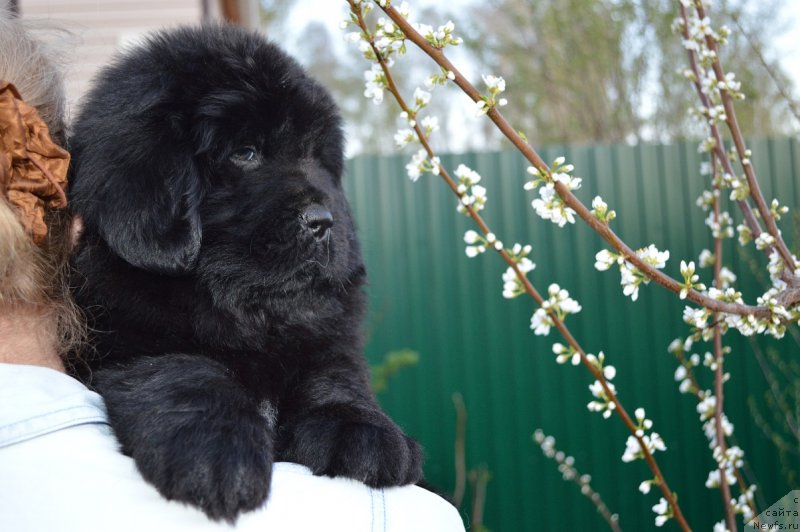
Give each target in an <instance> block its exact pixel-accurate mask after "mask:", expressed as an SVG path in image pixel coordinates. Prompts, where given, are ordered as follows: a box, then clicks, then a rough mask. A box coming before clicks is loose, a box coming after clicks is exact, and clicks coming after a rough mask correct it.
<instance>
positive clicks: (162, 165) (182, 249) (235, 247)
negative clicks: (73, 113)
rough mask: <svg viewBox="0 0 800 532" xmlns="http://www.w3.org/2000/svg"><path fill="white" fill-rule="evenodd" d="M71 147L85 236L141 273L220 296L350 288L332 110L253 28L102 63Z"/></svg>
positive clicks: (350, 238)
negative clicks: (188, 281) (185, 281)
mask: <svg viewBox="0 0 800 532" xmlns="http://www.w3.org/2000/svg"><path fill="white" fill-rule="evenodd" d="M71 149H72V151H73V157H74V161H75V164H74V167H73V178H72V185H71V190H70V193H71V196H72V205H73V208H74V209H75V210H76V211H77V212H78V214H80V215H82V217H83V220H84V223H85V227H86V229H85V231H86V233H85V234H86V237H85V238H86V240H87V245H92V244H91V243H92V239H94V242H95V243H97V244H99V245H105V246H107V247H108V248H110V250H111V251H112V252H113V253H114V254H116V255H118V256H119V257H120V258H122V259H123V260H124V261H125V262H127V263H129V264H130V265H132V266H134V267H136V268H137V269H140V270H144V271H147V272H152V273H154V274H160V275H168V276H187V275H191V276H194V277H195V278H196V279H197V281H198V282H199V283H200V284H201V285H203V286H206V287H208V288H209V289H210V290H211V292H212V293H213V294H215V297H217V298H220V299H223V300H224V299H226V298H230V297H231V296H234V295H235V293H236V294H240V295H243V294H250V296H247V298H248V299H249V298H251V297H275V296H276V295H279V294H280V295H282V296H286V295H287V294H293V293H298V294H303V296H302V297H306V296H310V295H311V294H317V293H318V292H323V293H325V292H326V291H327V292H336V291H342V290H345V291H346V290H347V288H348V287H350V286H352V285H354V284H360V281H361V278H362V277H363V265H362V262H361V257H360V251H359V249H358V244H357V242H356V240H355V232H354V228H353V223H352V220H351V216H350V212H349V208H348V205H347V202H346V200H345V198H344V195H343V192H342V187H341V176H342V171H343V155H342V153H343V137H342V132H341V124H340V118H339V115H338V112H337V110H336V107H335V105H334V103H333V100H332V99H331V97H330V95H329V94H328V93H327V91H325V90H324V89H323V88H322V87H321V86H320V85H318V84H317V83H316V82H315V81H313V80H312V79H311V78H309V77H308V76H307V75H306V74H305V73H304V71H303V70H302V68H301V67H300V66H299V65H298V64H297V63H296V62H295V61H294V60H292V59H291V58H290V57H288V56H287V55H286V54H285V53H283V52H282V51H281V50H280V49H278V48H277V47H276V46H274V45H272V44H270V43H268V42H267V41H265V40H264V39H263V38H261V37H260V36H258V35H256V34H252V33H247V32H245V31H242V30H239V29H237V28H233V27H227V26H212V27H205V28H196V29H181V30H177V31H170V32H164V33H159V34H156V35H154V36H153V37H151V38H150V39H149V40H148V41H147V42H146V43H145V44H144V45H142V46H141V47H139V48H137V49H135V50H133V51H131V52H129V53H127V54H126V55H124V56H122V57H120V58H119V59H118V60H117V61H116V63H115V64H113V65H112V66H111V67H109V68H108V69H106V70H105V71H104V72H103V73H101V75H100V77H99V78H98V79H97V81H96V83H95V86H94V89H93V90H92V91H91V93H90V94H89V95H88V97H87V99H86V100H85V101H84V104H83V106H82V108H81V112H80V114H79V116H78V118H77V120H76V122H75V124H74V128H73V135H72V139H71ZM317 295H318V294H317ZM243 297H244V296H243ZM235 299H237V302H236V305H241V303H242V301H241V298H235Z"/></svg>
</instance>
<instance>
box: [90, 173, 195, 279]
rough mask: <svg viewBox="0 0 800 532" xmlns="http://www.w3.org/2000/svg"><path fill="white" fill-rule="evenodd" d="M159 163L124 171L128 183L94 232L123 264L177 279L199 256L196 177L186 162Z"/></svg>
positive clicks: (107, 205) (110, 202) (191, 266)
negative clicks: (125, 262)
mask: <svg viewBox="0 0 800 532" xmlns="http://www.w3.org/2000/svg"><path fill="white" fill-rule="evenodd" d="M153 162H155V163H157V161H153ZM161 164H162V166H160V167H156V168H153V167H152V164H150V165H146V166H150V168H147V167H145V168H141V169H136V168H132V169H128V170H129V176H128V177H129V179H125V180H124V182H122V183H121V189H120V190H119V191H117V192H115V193H112V196H114V197H113V199H112V200H111V201H108V202H107V203H106V204H105V209H104V211H105V212H103V213H102V214H101V216H100V219H99V227H98V228H99V229H100V233H101V235H102V236H103V239H104V240H105V241H106V242H107V243H108V245H109V246H110V247H111V249H112V250H114V252H116V253H117V254H118V255H119V256H120V257H122V258H123V259H125V261H127V262H128V263H130V264H132V265H134V266H137V267H139V268H142V269H145V270H148V271H153V272H156V273H163V274H167V275H180V274H183V273H186V272H188V271H190V270H191V269H192V268H194V265H195V263H196V262H197V256H198V254H199V252H200V242H201V239H202V228H201V225H200V216H199V213H198V207H199V203H200V201H199V200H200V197H201V193H200V190H199V189H200V185H199V179H200V178H199V176H198V175H197V172H196V171H195V168H194V162H193V161H192V159H191V157H186V158H182V159H175V160H169V161H163V162H162V163H161ZM136 173H138V174H139V175H135V174H136ZM142 185H143V186H142Z"/></svg>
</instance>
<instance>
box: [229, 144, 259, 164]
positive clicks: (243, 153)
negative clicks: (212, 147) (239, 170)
mask: <svg viewBox="0 0 800 532" xmlns="http://www.w3.org/2000/svg"><path fill="white" fill-rule="evenodd" d="M229 159H230V161H231V162H232V163H234V164H236V165H239V166H253V165H256V164H258V162H259V161H258V152H257V151H256V149H255V148H254V147H253V146H242V147H241V148H237V149H235V150H234V151H233V153H231V155H230V157H229Z"/></svg>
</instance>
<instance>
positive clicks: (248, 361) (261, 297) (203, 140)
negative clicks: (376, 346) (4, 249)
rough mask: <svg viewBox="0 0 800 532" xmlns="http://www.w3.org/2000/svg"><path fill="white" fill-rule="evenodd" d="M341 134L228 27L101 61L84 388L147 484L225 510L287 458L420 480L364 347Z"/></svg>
mask: <svg viewBox="0 0 800 532" xmlns="http://www.w3.org/2000/svg"><path fill="white" fill-rule="evenodd" d="M342 144H343V140H342V132H341V124H340V118H339V115H338V112H337V109H336V107H335V105H334V103H333V101H332V99H331V97H330V96H329V94H328V93H327V91H325V90H324V89H323V88H322V87H321V86H320V85H318V84H317V83H316V82H314V81H313V80H312V79H310V78H309V77H308V76H307V75H306V74H305V73H304V72H303V70H302V69H301V68H300V67H299V66H298V64H297V63H296V62H295V61H294V60H292V59H291V58H290V57H288V56H287V55H286V54H284V53H283V52H282V51H281V50H279V49H278V48H277V47H276V46H274V45H272V44H270V43H268V42H266V41H265V40H263V39H262V38H261V37H259V36H258V35H255V34H250V33H246V32H244V31H243V30H239V29H236V28H233V27H225V26H214V27H206V28H203V29H181V30H177V31H171V32H165V33H160V34H156V35H155V36H153V37H152V38H151V39H150V40H149V41H148V42H147V43H146V44H145V45H144V46H143V47H140V48H138V49H136V50H134V51H131V52H129V53H128V54H127V55H125V56H123V57H122V58H120V59H119V60H117V61H116V63H115V64H113V65H112V66H110V67H109V68H107V69H105V70H104V71H103V72H102V74H101V75H100V77H99V79H98V80H97V82H96V84H95V86H94V89H93V90H92V91H91V92H90V94H89V95H88V96H87V98H86V100H85V101H84V102H83V106H82V109H81V112H80V115H79V116H78V118H77V120H76V122H75V124H74V128H73V134H72V137H71V141H70V147H71V150H72V154H73V167H72V178H71V187H70V195H71V199H72V207H73V209H74V211H75V213H77V214H79V215H80V216H81V217H82V218H83V220H84V225H85V229H84V235H83V238H82V241H81V244H80V246H79V248H78V250H77V252H76V254H75V260H74V265H75V269H76V277H75V283H74V284H75V287H76V297H77V299H78V301H79V303H80V304H81V306H82V307H83V308H84V309H85V310H86V311H87V313H88V314H89V315H90V319H91V325H92V326H93V328H94V330H95V331H96V334H95V339H94V341H95V344H96V346H97V350H98V353H99V358H97V359H96V360H94V361H93V362H92V366H93V367H92V372H91V375H92V377H91V379H89V380H90V381H91V385H92V386H94V387H95V388H96V389H97V390H98V391H99V392H100V393H102V395H103V397H104V398H105V400H106V404H107V406H108V412H109V418H110V420H111V424H112V426H113V428H114V430H115V433H116V435H117V437H118V439H119V440H120V443H121V445H122V449H123V451H124V452H125V453H127V454H129V455H130V456H132V457H133V458H134V459H135V461H136V464H137V466H138V467H139V470H140V471H141V472H142V474H143V476H144V477H145V478H146V479H147V480H148V481H150V482H151V483H153V484H154V485H155V486H156V487H157V488H158V489H159V490H160V492H161V493H162V494H163V495H164V496H165V497H167V498H168V499H175V500H179V501H184V502H187V503H190V504H194V505H197V506H199V507H200V508H201V509H202V510H203V511H205V512H206V514H208V515H209V516H210V517H211V518H214V519H227V520H233V519H235V517H236V516H237V515H238V513H239V512H240V511H244V510H248V509H252V508H255V507H257V506H259V505H260V504H262V503H263V501H264V499H265V498H266V497H267V493H268V489H269V479H270V471H271V465H272V461H273V459H279V460H288V461H294V462H299V463H301V464H305V465H307V466H309V467H310V468H311V469H312V470H313V471H314V473H316V474H319V475H330V476H335V475H344V476H348V477H351V478H355V479H358V480H361V481H363V482H365V483H367V484H369V485H370V486H394V485H402V484H407V483H413V482H416V481H418V480H419V479H420V477H421V452H420V449H419V447H418V445H417V444H416V443H415V442H414V441H413V440H411V439H410V438H408V437H407V436H405V435H404V434H403V433H402V431H401V430H400V429H399V428H398V427H397V426H396V425H395V424H394V423H393V422H392V421H391V420H390V419H389V418H388V417H387V416H386V415H385V414H384V413H383V412H382V411H381V410H380V408H379V407H378V406H377V404H376V402H375V400H374V397H373V395H372V393H371V391H370V389H369V381H368V374H367V368H366V365H365V362H364V360H363V358H362V356H361V349H362V340H361V321H362V317H363V313H364V307H365V296H364V293H363V290H362V286H363V284H364V282H365V271H364V265H363V263H362V259H361V253H360V249H359V244H358V241H357V240H356V234H355V229H354V226H353V221H352V218H351V215H350V211H349V207H348V205H347V201H346V199H345V197H344V194H343V192H342V187H341V176H342V171H343V155H342ZM314 206H317V207H314ZM320 208H322V210H323V211H324V210H325V209H327V211H329V212H330V214H331V215H332V218H333V225H332V227H330V230H329V231H328V232H327V233H326V232H325V230H324V229H325V228H324V227H322V226H320V225H318V224H317V225H315V223H316V222H315V219H316V218H317V217H318V215H317V214H316V213H318V212H319V211H320ZM315 209H316V210H315Z"/></svg>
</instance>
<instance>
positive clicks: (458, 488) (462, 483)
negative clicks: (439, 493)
mask: <svg viewBox="0 0 800 532" xmlns="http://www.w3.org/2000/svg"><path fill="white" fill-rule="evenodd" d="M453 406H455V409H456V440H455V453H454V454H455V471H456V482H455V487H454V488H453V505H454V506H455V507H456V508H461V503H462V502H463V501H464V491H465V490H466V485H467V458H466V457H467V453H466V434H467V408H466V406H465V405H464V397H463V396H462V395H461V394H460V393H458V392H456V393H454V394H453Z"/></svg>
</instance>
